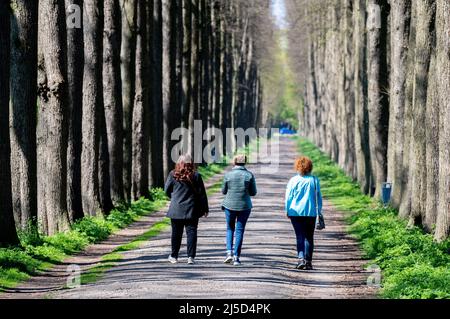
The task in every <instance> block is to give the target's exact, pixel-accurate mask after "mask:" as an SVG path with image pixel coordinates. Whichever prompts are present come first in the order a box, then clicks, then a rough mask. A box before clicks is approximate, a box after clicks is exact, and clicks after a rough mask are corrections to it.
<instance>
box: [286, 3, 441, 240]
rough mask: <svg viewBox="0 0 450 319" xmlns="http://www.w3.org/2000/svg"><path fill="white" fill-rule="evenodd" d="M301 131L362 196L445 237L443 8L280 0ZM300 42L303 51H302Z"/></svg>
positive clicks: (397, 4)
mask: <svg viewBox="0 0 450 319" xmlns="http://www.w3.org/2000/svg"><path fill="white" fill-rule="evenodd" d="M287 6H288V10H287V11H288V15H289V21H290V24H291V29H290V35H289V37H290V39H294V41H291V48H290V50H291V59H292V65H293V67H294V68H295V72H296V73H297V74H298V79H297V80H298V82H299V83H300V84H301V85H302V86H303V87H304V91H305V101H304V109H303V113H302V117H301V118H302V120H301V126H302V130H303V131H304V132H305V134H306V135H307V136H308V137H309V138H310V139H311V140H312V141H314V142H315V143H316V144H317V145H319V146H320V147H321V149H322V150H323V151H325V152H326V153H327V154H329V155H330V156H331V157H332V159H333V160H335V161H336V162H337V163H339V165H340V166H341V167H342V168H343V169H344V170H345V171H346V172H347V173H348V174H349V175H350V176H352V177H353V178H354V179H355V180H357V181H358V182H359V183H360V185H361V188H362V190H363V191H364V192H365V193H368V194H371V195H374V196H380V193H381V187H382V183H383V182H391V183H393V189H392V200H391V204H392V205H393V206H394V207H395V208H398V209H399V215H400V216H401V217H402V218H405V219H407V220H408V221H409V224H410V225H421V226H423V227H424V229H425V230H426V231H428V232H430V233H433V234H434V236H435V238H436V239H437V240H443V239H445V238H447V237H448V236H449V232H450V103H449V101H450V2H449V1H448V0H413V1H410V0H391V1H388V0H317V1H296V0H288V1H287ZM302 44H306V45H302Z"/></svg>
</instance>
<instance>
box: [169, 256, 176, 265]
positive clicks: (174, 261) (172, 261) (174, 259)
mask: <svg viewBox="0 0 450 319" xmlns="http://www.w3.org/2000/svg"><path fill="white" fill-rule="evenodd" d="M169 262H170V263H171V264H176V263H178V259H176V258H174V257H172V255H170V256H169Z"/></svg>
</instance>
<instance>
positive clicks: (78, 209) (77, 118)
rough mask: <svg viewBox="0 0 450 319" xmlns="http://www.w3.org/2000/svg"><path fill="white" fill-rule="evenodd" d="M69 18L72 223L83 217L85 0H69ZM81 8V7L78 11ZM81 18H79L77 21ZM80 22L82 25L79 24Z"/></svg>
mask: <svg viewBox="0 0 450 319" xmlns="http://www.w3.org/2000/svg"><path fill="white" fill-rule="evenodd" d="M65 4H66V13H67V19H69V18H70V17H71V15H72V14H73V15H74V16H73V17H72V19H73V20H71V21H69V22H70V23H71V25H70V26H68V28H67V87H68V111H67V115H68V119H67V126H68V136H67V138H68V140H67V210H68V212H69V218H70V221H71V222H74V221H75V220H77V219H80V218H82V217H83V205H82V199H81V150H82V132H81V130H82V127H81V118H82V108H83V92H82V91H83V65H84V52H83V50H80V48H82V47H83V24H82V19H81V18H82V14H83V11H82V10H83V1H82V0H66V2H65ZM77 10H80V11H79V12H77ZM77 19H79V20H78V21H77ZM77 23H79V25H77Z"/></svg>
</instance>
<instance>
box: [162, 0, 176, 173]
mask: <svg viewBox="0 0 450 319" xmlns="http://www.w3.org/2000/svg"><path fill="white" fill-rule="evenodd" d="M176 13H177V11H176V6H175V4H174V1H171V0H163V1H162V21H163V29H162V30H163V55H162V79H163V80H162V84H163V103H162V105H163V125H164V127H163V129H164V133H163V163H164V177H165V178H166V177H167V176H168V175H169V172H170V170H172V168H173V166H174V165H173V162H172V159H171V150H172V142H171V133H172V128H173V119H172V117H173V115H174V110H175V108H176V104H175V103H176V100H177V99H176V95H177V93H176V87H177V85H176V84H177V82H176V79H177V74H176V49H177V37H176Z"/></svg>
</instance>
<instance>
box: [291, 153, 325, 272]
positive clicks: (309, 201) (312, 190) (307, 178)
mask: <svg viewBox="0 0 450 319" xmlns="http://www.w3.org/2000/svg"><path fill="white" fill-rule="evenodd" d="M312 169H313V164H312V161H311V160H310V159H309V158H307V157H300V158H298V159H297V160H296V161H295V170H296V171H297V172H298V174H297V175H296V176H294V177H292V178H291V180H290V181H289V183H288V185H287V189H286V200H285V207H286V213H287V216H288V217H289V219H290V220H291V223H292V226H293V227H294V230H295V235H296V237H297V253H298V264H297V269H306V270H312V269H313V267H312V257H313V250H314V230H315V227H316V218H317V215H319V214H322V194H321V192H320V183H319V180H318V178H317V177H314V176H312V175H311V172H312Z"/></svg>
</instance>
